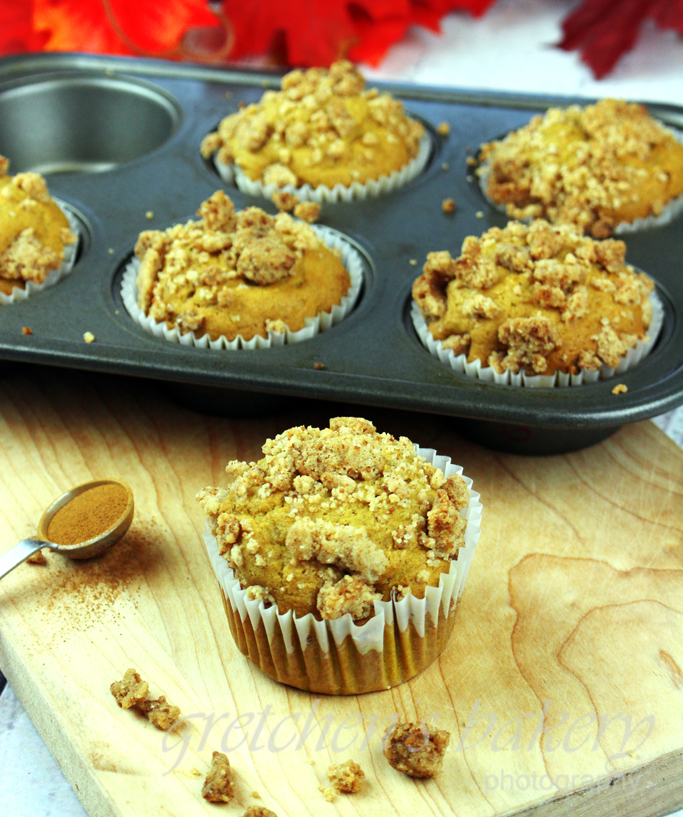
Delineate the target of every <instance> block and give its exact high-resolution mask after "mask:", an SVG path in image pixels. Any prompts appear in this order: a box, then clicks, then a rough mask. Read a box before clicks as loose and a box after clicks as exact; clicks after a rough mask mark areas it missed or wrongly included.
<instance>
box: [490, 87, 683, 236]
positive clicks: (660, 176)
mask: <svg viewBox="0 0 683 817" xmlns="http://www.w3.org/2000/svg"><path fill="white" fill-rule="evenodd" d="M480 158H481V160H482V162H484V163H485V164H484V165H483V166H482V167H480V168H479V170H478V172H479V173H480V175H482V174H483V175H484V176H485V177H486V174H488V179H487V190H488V194H489V196H490V197H491V198H492V199H493V200H494V201H495V202H496V203H498V204H505V205H506V210H507V213H508V215H510V216H514V217H515V218H527V217H534V218H535V217H539V216H541V217H543V218H546V219H548V221H551V222H553V223H556V224H575V225H577V226H578V227H580V228H581V229H582V230H584V231H585V232H589V233H591V234H592V235H593V236H595V237H596V238H606V237H607V236H609V235H611V234H612V231H613V230H614V228H615V227H616V226H617V225H618V224H619V223H620V222H632V221H634V220H635V219H637V218H643V217H645V216H650V215H655V216H657V215H659V214H660V213H661V212H662V209H663V207H664V205H665V204H666V203H667V202H668V201H670V200H671V199H673V198H675V197H677V196H679V195H681V193H683V145H681V144H680V143H679V142H678V141H677V140H676V139H675V138H674V136H673V135H672V133H671V132H670V131H669V130H667V129H666V128H664V127H663V126H662V125H660V124H659V123H658V122H656V121H655V120H654V119H652V117H651V116H649V115H648V113H647V110H646V109H645V107H644V106H643V105H638V104H635V103H627V102H624V101H623V100H617V99H603V100H601V101H600V102H598V103H596V104H595V105H588V106H587V107H585V108H580V107H578V106H577V105H573V106H571V107H569V108H566V109H561V108H551V109H550V110H549V111H548V112H547V113H546V114H545V115H544V116H535V117H534V118H533V119H532V120H531V122H530V123H529V124H528V125H526V126H525V127H523V128H520V129H519V130H517V131H514V132H512V133H510V134H508V136H506V137H505V138H504V139H503V140H501V141H495V142H489V143H487V144H485V145H483V146H482V148H481V153H480Z"/></svg>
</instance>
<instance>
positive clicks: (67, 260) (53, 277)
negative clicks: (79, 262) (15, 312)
mask: <svg viewBox="0 0 683 817" xmlns="http://www.w3.org/2000/svg"><path fill="white" fill-rule="evenodd" d="M53 201H55V202H56V203H57V204H58V205H59V208H60V210H61V211H62V212H63V213H64V215H65V216H66V218H67V221H68V222H69V229H70V230H71V232H72V233H73V234H74V235H75V236H76V241H75V242H74V243H73V244H68V245H66V246H65V247H64V261H63V263H62V265H61V266H60V267H58V268H57V269H53V270H51V271H50V272H49V273H48V275H47V277H46V278H45V280H44V281H43V283H42V284H35V283H33V281H27V282H26V286H25V287H18V286H17V287H14V288H13V289H12V294H11V295H6V294H5V293H4V292H0V304H13V303H17V302H19V301H25V300H26V299H27V298H30V297H31V295H34V294H35V293H36V292H43V291H44V290H46V289H49V288H50V287H52V286H54V285H55V284H57V283H59V281H61V280H62V278H64V277H65V276H67V275H68V274H69V273H70V272H71V270H72V269H73V267H74V264H75V263H76V258H77V257H78V245H79V242H80V241H81V225H80V224H79V222H78V219H77V218H76V216H75V215H74V214H73V213H71V212H70V211H69V210H68V209H67V208H66V207H65V206H64V204H63V203H62V202H61V201H58V200H57V199H53Z"/></svg>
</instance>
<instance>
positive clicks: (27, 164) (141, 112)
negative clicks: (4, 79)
mask: <svg viewBox="0 0 683 817" xmlns="http://www.w3.org/2000/svg"><path fill="white" fill-rule="evenodd" d="M179 121H180V112H179V109H178V107H177V105H176V103H175V102H174V101H173V99H172V98H171V97H170V96H167V95H166V94H165V93H164V92H163V91H162V90H161V89H159V88H153V87H152V86H150V85H147V84H146V83H144V82H140V81H134V80H130V79H120V78H117V77H109V76H106V75H105V76H101V75H95V76H93V75H86V76H83V75H82V74H81V75H73V74H67V75H52V76H51V77H49V78H46V77H45V76H42V77H37V78H35V79H33V80H29V81H26V80H22V81H21V84H16V85H14V87H8V88H7V87H6V90H4V91H2V92H0V154H2V155H3V156H7V157H8V158H9V160H10V162H11V168H12V172H13V173H18V172H23V171H33V172H36V173H43V174H48V173H67V172H78V173H83V172H98V171H103V170H110V169H111V168H113V167H116V166H118V165H121V164H124V163H125V162H130V161H132V160H133V159H138V158H140V157H142V156H146V155H147V154H148V153H151V152H152V151H153V150H156V149H157V148H158V147H160V146H161V145H162V144H163V143H164V142H165V141H166V140H167V139H168V138H169V137H170V136H171V135H172V134H173V132H174V131H175V130H176V128H177V126H178V123H179Z"/></svg>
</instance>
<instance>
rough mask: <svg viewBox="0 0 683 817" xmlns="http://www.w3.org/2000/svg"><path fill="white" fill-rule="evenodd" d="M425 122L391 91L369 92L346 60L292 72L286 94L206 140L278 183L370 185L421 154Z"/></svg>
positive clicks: (271, 95)
mask: <svg viewBox="0 0 683 817" xmlns="http://www.w3.org/2000/svg"><path fill="white" fill-rule="evenodd" d="M423 136H424V127H423V126H422V125H421V124H420V123H419V122H416V121H415V120H413V119H410V118H409V117H407V116H406V115H405V113H404V112H403V106H402V105H401V103H400V102H399V101H398V100H396V99H394V98H393V97H392V96H391V95H390V94H387V93H382V94H380V93H379V92H378V91H377V90H376V89H369V90H366V89H365V80H364V79H363V76H362V75H361V74H360V73H359V72H358V71H357V70H356V68H355V67H354V66H353V65H352V64H351V63H350V62H347V61H345V60H340V61H338V62H335V63H333V64H332V65H331V66H330V68H329V70H328V69H325V68H311V69H309V70H308V71H300V70H296V71H291V72H290V73H289V74H286V75H285V76H284V77H283V79H282V90H281V91H266V92H265V93H264V95H263V98H262V99H261V101H260V102H258V103H257V104H253V105H247V106H246V107H244V108H243V109H242V110H239V111H237V112H236V113H233V114H231V115H230V116H228V117H226V118H225V119H223V121H222V122H221V123H220V125H219V126H218V130H217V131H215V132H213V133H210V134H208V135H207V136H206V137H205V138H204V140H203V142H202V145H201V152H202V155H203V156H204V157H205V158H209V157H210V156H212V155H213V154H214V153H215V154H216V157H217V159H218V161H219V162H221V163H223V164H233V163H234V164H236V165H238V166H239V167H240V168H241V169H242V170H243V171H244V172H245V173H246V175H247V176H249V178H251V179H262V180H263V182H264V183H265V184H275V185H276V186H278V187H284V186H286V185H290V184H291V185H293V186H295V187H296V186H300V185H302V184H305V183H308V184H311V185H312V186H313V187H317V186H318V185H320V184H325V185H327V186H328V187H333V186H334V185H335V184H337V183H339V184H342V185H346V186H348V185H350V184H351V183H352V182H354V181H358V182H360V183H364V182H365V181H367V180H368V179H376V178H379V177H380V176H382V175H388V174H390V173H391V172H392V171H393V170H398V169H400V168H401V167H403V166H404V165H405V164H407V162H408V161H410V159H412V158H414V157H415V156H416V155H417V153H418V149H419V144H420V140H421V139H422V137H423Z"/></svg>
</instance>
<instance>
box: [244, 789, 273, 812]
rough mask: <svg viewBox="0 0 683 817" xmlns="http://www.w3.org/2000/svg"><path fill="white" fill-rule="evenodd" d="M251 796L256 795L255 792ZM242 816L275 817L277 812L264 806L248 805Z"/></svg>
mask: <svg viewBox="0 0 683 817" xmlns="http://www.w3.org/2000/svg"><path fill="white" fill-rule="evenodd" d="M253 796H254V797H256V794H254V795H253ZM242 817H277V814H276V813H275V812H274V811H271V810H270V809H269V808H265V807H264V806H249V808H248V809H247V810H246V811H245V812H244V814H243V815H242Z"/></svg>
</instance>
